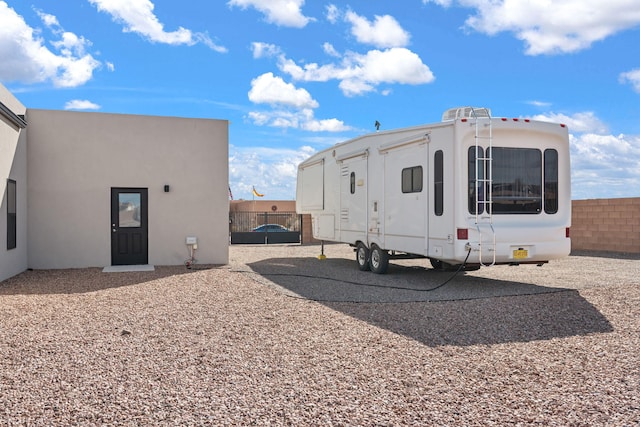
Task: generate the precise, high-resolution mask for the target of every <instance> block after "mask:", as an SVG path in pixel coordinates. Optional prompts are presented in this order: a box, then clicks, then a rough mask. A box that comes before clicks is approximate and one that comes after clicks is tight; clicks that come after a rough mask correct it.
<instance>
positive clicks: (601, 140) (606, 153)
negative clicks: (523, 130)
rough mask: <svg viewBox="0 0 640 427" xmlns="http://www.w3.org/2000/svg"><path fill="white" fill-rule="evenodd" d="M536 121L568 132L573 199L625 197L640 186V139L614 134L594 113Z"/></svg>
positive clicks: (554, 115)
mask: <svg viewBox="0 0 640 427" xmlns="http://www.w3.org/2000/svg"><path fill="white" fill-rule="evenodd" d="M532 119H534V120H542V121H550V122H555V123H564V124H566V125H567V127H568V129H569V132H570V133H569V143H570V150H571V187H572V193H573V194H572V198H574V199H585V198H594V197H596V198H597V197H603V198H610V197H625V195H626V196H628V194H629V188H638V187H639V186H640V136H627V135H611V134H609V133H608V132H609V130H608V127H607V125H606V124H605V123H604V122H602V120H600V119H599V118H598V117H597V116H596V115H595V114H594V113H593V112H591V111H586V112H578V113H574V114H571V115H566V114H558V113H546V114H541V115H538V116H534V117H532Z"/></svg>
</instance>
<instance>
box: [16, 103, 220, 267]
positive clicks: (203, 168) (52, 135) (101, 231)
mask: <svg viewBox="0 0 640 427" xmlns="http://www.w3.org/2000/svg"><path fill="white" fill-rule="evenodd" d="M27 121H28V122H29V134H28V135H29V140H28V142H29V150H28V155H27V162H28V165H29V182H28V198H29V199H28V203H29V214H28V215H29V217H28V225H29V229H28V243H29V246H28V248H29V252H28V254H29V267H31V268H35V269H44V268H83V267H101V266H107V265H110V264H111V224H110V223H111V218H110V203H111V193H110V191H111V188H112V187H143V188H148V194H149V263H150V264H155V265H177V264H182V263H183V262H184V260H185V259H187V257H188V251H187V246H186V245H185V238H186V237H187V236H196V237H197V238H198V251H197V254H196V258H197V259H198V261H199V263H207V264H226V263H228V259H229V255H228V254H229V252H228V212H229V201H228V122H227V121H225V120H210V119H186V118H176V117H155V116H137V115H125V114H104V113H84V112H69V111H51V110H35V109H29V110H28V111H27ZM166 184H168V185H170V192H169V193H165V192H164V191H163V187H164V185H166Z"/></svg>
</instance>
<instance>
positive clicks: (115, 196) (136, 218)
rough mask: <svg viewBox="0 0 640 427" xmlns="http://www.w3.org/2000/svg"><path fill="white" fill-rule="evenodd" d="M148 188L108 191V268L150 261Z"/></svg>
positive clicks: (113, 189)
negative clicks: (109, 204) (109, 232)
mask: <svg viewBox="0 0 640 427" xmlns="http://www.w3.org/2000/svg"><path fill="white" fill-rule="evenodd" d="M147 219H148V212H147V189H146V188H112V189H111V265H135V264H147V263H148V262H149V252H148V248H149V246H148V235H149V228H148V225H147Z"/></svg>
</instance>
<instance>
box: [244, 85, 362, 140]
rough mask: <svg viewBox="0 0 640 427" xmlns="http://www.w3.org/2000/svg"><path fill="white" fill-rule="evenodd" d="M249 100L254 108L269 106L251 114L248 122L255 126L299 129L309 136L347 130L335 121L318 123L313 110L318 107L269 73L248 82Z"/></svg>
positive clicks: (306, 95) (298, 90)
mask: <svg viewBox="0 0 640 427" xmlns="http://www.w3.org/2000/svg"><path fill="white" fill-rule="evenodd" d="M249 100H250V101H251V102H253V103H255V104H269V105H271V106H273V107H274V109H273V110H271V111H252V112H250V113H249V114H248V118H249V119H250V120H251V121H252V122H253V123H254V124H256V125H258V126H271V127H278V128H283V129H286V128H293V129H302V130H307V131H311V132H340V131H345V130H350V129H351V128H350V127H349V126H346V125H345V124H344V122H343V121H341V120H338V119H335V118H334V119H324V120H318V119H316V118H315V117H314V111H313V109H314V108H318V106H319V104H318V102H317V101H316V100H314V99H313V98H312V97H311V95H310V94H309V92H307V91H306V90H305V89H301V88H296V87H295V86H294V85H293V84H291V83H286V82H285V81H284V80H283V79H282V78H281V77H277V76H274V75H273V73H265V74H262V75H261V76H259V77H256V78H255V79H253V80H252V81H251V90H250V91H249Z"/></svg>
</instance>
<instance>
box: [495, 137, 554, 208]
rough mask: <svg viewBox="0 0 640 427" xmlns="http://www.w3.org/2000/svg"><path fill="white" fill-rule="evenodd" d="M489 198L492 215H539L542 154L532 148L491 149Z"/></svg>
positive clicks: (540, 206)
mask: <svg viewBox="0 0 640 427" xmlns="http://www.w3.org/2000/svg"><path fill="white" fill-rule="evenodd" d="M487 154H488V155H487V158H492V159H493V160H492V163H493V168H492V175H493V177H492V181H493V185H492V186H491V198H492V200H493V204H492V205H491V206H493V213H494V214H501V213H519V214H536V213H540V212H541V211H542V153H541V152H540V150H537V149H533V148H504V147H493V148H492V149H491V150H487Z"/></svg>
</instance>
